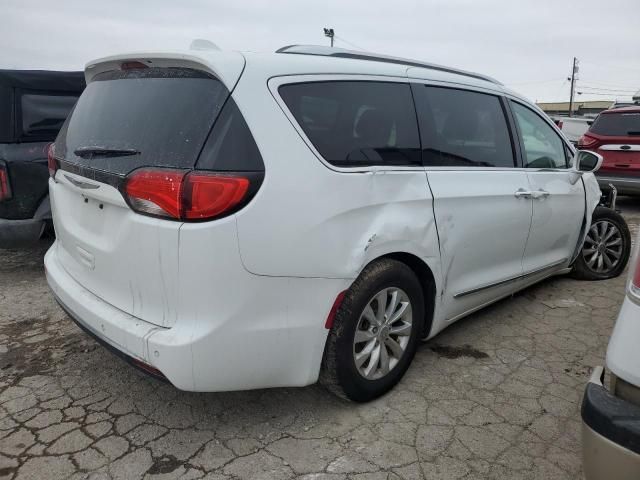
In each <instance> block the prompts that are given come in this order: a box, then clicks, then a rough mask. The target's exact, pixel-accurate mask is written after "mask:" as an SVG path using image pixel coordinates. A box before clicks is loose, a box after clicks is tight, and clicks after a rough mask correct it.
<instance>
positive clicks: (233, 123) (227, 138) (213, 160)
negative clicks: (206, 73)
mask: <svg viewBox="0 0 640 480" xmlns="http://www.w3.org/2000/svg"><path fill="white" fill-rule="evenodd" d="M198 168H201V169H203V170H216V171H227V172H228V171H242V172H263V171H264V163H263V162H262V155H260V150H258V146H257V145H256V142H255V140H254V139H253V135H251V131H250V130H249V127H248V126H247V123H246V122H245V120H244V117H243V116H242V113H240V110H239V109H238V106H237V105H236V102H234V101H233V98H231V97H229V99H228V100H227V102H226V103H225V104H224V107H223V108H222V111H221V112H220V115H219V116H218V119H217V120H216V123H215V124H214V126H213V129H212V130H211V133H210V134H209V138H208V139H207V142H206V143H205V145H204V148H203V150H202V153H201V154H200V158H199V159H198Z"/></svg>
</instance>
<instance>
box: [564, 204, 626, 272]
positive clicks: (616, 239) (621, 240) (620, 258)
mask: <svg viewBox="0 0 640 480" xmlns="http://www.w3.org/2000/svg"><path fill="white" fill-rule="evenodd" d="M630 252H631V234H630V233H629V227H628V226H627V223H626V222H625V221H624V218H622V215H620V214H619V213H617V212H616V211H614V210H611V209H610V208H607V207H601V206H598V207H596V209H595V210H594V212H593V217H592V219H591V227H590V228H589V231H588V232H587V237H586V238H585V241H584V244H583V245H582V247H581V249H580V253H579V254H578V258H577V259H576V261H575V262H574V264H573V270H572V271H571V276H572V277H573V278H576V279H579V280H606V279H608V278H614V277H617V276H619V275H620V274H621V273H622V272H623V271H624V268H625V267H626V266H627V262H628V261H629V254H630Z"/></svg>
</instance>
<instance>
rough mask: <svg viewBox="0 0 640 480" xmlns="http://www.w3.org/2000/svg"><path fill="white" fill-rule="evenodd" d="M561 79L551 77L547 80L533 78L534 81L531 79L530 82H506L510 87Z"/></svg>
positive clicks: (559, 79) (553, 81) (552, 81)
mask: <svg viewBox="0 0 640 480" xmlns="http://www.w3.org/2000/svg"><path fill="white" fill-rule="evenodd" d="M561 80H565V79H564V78H553V79H549V80H534V81H531V82H517V83H507V85H508V86H510V87H514V86H519V85H537V84H541V83H555V82H559V81H561Z"/></svg>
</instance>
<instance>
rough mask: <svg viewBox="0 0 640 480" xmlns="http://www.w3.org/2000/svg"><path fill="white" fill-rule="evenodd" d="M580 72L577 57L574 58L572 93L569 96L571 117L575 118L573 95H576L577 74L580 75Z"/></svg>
mask: <svg viewBox="0 0 640 480" xmlns="http://www.w3.org/2000/svg"><path fill="white" fill-rule="evenodd" d="M579 70H580V67H578V59H577V58H576V57H573V66H572V68H571V93H570V94H569V116H570V117H573V95H574V93H575V87H576V80H577V79H576V74H577V73H578V71H579ZM567 80H569V78H567Z"/></svg>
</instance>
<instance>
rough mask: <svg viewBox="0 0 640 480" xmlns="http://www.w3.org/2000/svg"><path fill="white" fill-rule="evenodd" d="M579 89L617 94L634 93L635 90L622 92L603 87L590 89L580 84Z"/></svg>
mask: <svg viewBox="0 0 640 480" xmlns="http://www.w3.org/2000/svg"><path fill="white" fill-rule="evenodd" d="M580 88H581V89H583V90H584V89H588V90H594V91H598V92H618V93H636V90H623V89H620V88H603V87H591V86H589V85H582V84H580Z"/></svg>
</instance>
